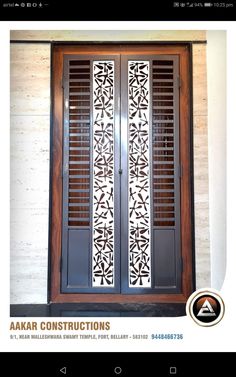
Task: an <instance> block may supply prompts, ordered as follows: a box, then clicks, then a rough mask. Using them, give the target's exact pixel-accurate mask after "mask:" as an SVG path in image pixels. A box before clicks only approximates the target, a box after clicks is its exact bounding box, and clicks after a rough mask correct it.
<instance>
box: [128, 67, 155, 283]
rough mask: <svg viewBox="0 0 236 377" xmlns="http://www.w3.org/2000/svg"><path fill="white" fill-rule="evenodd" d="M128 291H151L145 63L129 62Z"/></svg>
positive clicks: (146, 74) (147, 92) (148, 104)
mask: <svg viewBox="0 0 236 377" xmlns="http://www.w3.org/2000/svg"><path fill="white" fill-rule="evenodd" d="M128 80H129V102H128V107H129V170H128V177H129V232H128V233H129V287H135V288H137V287H147V288H148V287H151V245H150V177H149V111H150V83H149V80H150V79H149V61H129V63H128Z"/></svg>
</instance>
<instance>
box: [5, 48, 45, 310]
mask: <svg viewBox="0 0 236 377" xmlns="http://www.w3.org/2000/svg"><path fill="white" fill-rule="evenodd" d="M49 135H50V46H49V45H43V44H17V45H12V46H11V303H14V304H26V303H38V304H39V303H46V302H47V264H48V263H47V261H48V203H49V198H48V192H49V143H50V137H49Z"/></svg>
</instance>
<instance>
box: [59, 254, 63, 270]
mask: <svg viewBox="0 0 236 377" xmlns="http://www.w3.org/2000/svg"><path fill="white" fill-rule="evenodd" d="M62 266H63V259H62V256H61V258H60V266H59V268H60V272H62Z"/></svg>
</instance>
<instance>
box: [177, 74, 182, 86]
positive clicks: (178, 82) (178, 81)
mask: <svg viewBox="0 0 236 377" xmlns="http://www.w3.org/2000/svg"><path fill="white" fill-rule="evenodd" d="M177 85H178V88H179V89H180V88H181V78H180V76H177Z"/></svg>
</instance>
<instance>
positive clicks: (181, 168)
mask: <svg viewBox="0 0 236 377" xmlns="http://www.w3.org/2000/svg"><path fill="white" fill-rule="evenodd" d="M182 177H183V165H182V164H180V165H179V178H182Z"/></svg>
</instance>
